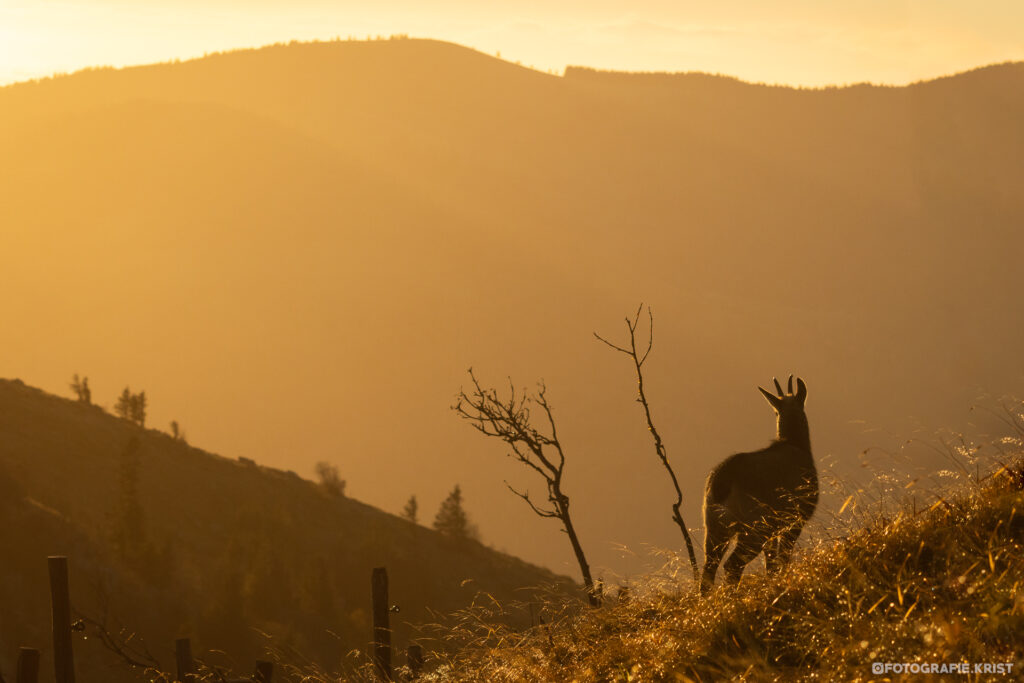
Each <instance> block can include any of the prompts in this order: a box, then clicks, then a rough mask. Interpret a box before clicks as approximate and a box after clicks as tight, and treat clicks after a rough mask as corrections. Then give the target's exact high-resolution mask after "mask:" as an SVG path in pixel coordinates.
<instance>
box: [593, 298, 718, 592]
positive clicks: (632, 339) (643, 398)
mask: <svg viewBox="0 0 1024 683" xmlns="http://www.w3.org/2000/svg"><path fill="white" fill-rule="evenodd" d="M643 308H644V305H643V304H642V303H641V304H640V306H639V308H637V309H636V315H634V316H633V319H632V320H630V319H629V318H626V329H628V330H629V348H625V347H623V346H619V345H618V344H613V343H612V342H610V341H608V340H607V339H605V338H604V337H602V336H601V335H599V334H598V333H597V332H595V333H594V336H595V337H596V338H597V340H598V341H600V342H602V343H603V344H605V345H607V346H609V347H611V348H612V349H614V350H615V351H618V352H620V353H624V354H626V355H627V356H629V357H630V358H631V359H632V360H633V367H634V369H635V370H636V383H637V402H638V403H640V405H642V406H643V409H644V417H645V418H646V419H647V430H648V431H649V432H650V433H651V437H652V438H653V439H654V451H655V453H656V454H657V456H658V459H659V460H661V464H662V465H664V466H665V469H666V470H667V471H668V475H669V478H670V479H671V480H672V486H673V487H675V490H676V501H675V503H673V504H672V521H674V522H675V523H676V524H677V525H678V526H679V530H680V531H681V532H682V534H683V540H684V541H686V551H687V552H688V553H689V555H690V566H691V568H692V569H693V580H694V582H695V583H696V582H697V581H698V572H697V555H696V553H695V552H694V550H693V540H692V539H691V538H690V530H689V529H687V528H686V523H685V522H684V521H683V514H682V512H680V508H681V507H682V505H683V492H682V490H680V488H679V479H678V478H677V477H676V473H675V470H673V469H672V465H671V463H670V462H669V460H668V452H667V451H666V449H665V442H664V441H662V439H661V434H659V433H658V430H657V428H656V427H655V426H654V419H653V418H652V417H651V406H650V404H649V403H648V402H647V394H646V393H645V392H644V373H643V370H642V368H643V365H644V363H645V362H646V361H647V357H648V356H649V355H650V353H651V349H652V348H653V346H654V314H653V313H652V312H651V307H650V306H648V307H647V317H648V320H649V328H648V336H647V348H646V349H645V350H644V352H643V354H641V353H639V352H638V350H637V347H636V331H637V327H639V323H640V313H641V312H642V311H643Z"/></svg>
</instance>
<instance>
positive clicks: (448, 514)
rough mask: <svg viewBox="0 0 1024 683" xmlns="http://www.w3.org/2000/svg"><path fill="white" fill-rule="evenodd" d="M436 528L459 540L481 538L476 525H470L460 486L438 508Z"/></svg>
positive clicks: (435, 518) (435, 519)
mask: <svg viewBox="0 0 1024 683" xmlns="http://www.w3.org/2000/svg"><path fill="white" fill-rule="evenodd" d="M434 528H435V529H437V530H438V531H439V532H441V533H442V534H444V535H445V536H450V537H451V538H455V539H459V540H466V539H473V540H477V539H478V538H479V536H480V534H479V532H478V531H477V528H476V525H475V524H472V523H470V521H469V516H468V515H467V514H466V510H465V508H463V507H462V489H461V488H460V487H459V485H458V484H456V485H455V488H454V489H452V492H451V493H449V494H448V497H447V498H445V499H444V501H443V502H442V503H441V507H440V508H438V510H437V515H436V516H435V517H434Z"/></svg>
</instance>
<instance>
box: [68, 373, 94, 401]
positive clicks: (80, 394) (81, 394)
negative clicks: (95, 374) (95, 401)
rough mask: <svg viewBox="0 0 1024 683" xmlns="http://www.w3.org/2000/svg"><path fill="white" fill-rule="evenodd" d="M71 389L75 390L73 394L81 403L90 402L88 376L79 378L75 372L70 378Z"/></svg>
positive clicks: (90, 390) (90, 392)
mask: <svg viewBox="0 0 1024 683" xmlns="http://www.w3.org/2000/svg"><path fill="white" fill-rule="evenodd" d="M71 391H73V392H75V396H76V397H77V398H78V400H79V401H80V402H81V403H86V404H89V403H92V389H90V388H89V378H88V377H82V378H81V379H79V377H78V374H77V373H76V374H75V376H74V377H72V378H71Z"/></svg>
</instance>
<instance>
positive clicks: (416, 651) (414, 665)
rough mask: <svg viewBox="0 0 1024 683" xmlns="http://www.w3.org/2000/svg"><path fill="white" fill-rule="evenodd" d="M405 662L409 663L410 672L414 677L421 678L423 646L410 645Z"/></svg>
mask: <svg viewBox="0 0 1024 683" xmlns="http://www.w3.org/2000/svg"><path fill="white" fill-rule="evenodd" d="M405 663H406V664H408V665H409V673H410V674H412V677H413V678H419V677H420V673H422V672H423V648H422V647H420V646H419V645H415V644H413V645H410V646H409V649H408V650H406V651H405Z"/></svg>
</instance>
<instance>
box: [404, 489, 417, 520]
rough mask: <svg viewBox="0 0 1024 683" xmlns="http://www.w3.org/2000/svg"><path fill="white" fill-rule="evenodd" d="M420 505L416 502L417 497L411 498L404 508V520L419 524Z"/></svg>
mask: <svg viewBox="0 0 1024 683" xmlns="http://www.w3.org/2000/svg"><path fill="white" fill-rule="evenodd" d="M419 514H420V504H419V502H418V501H417V500H416V496H415V495H412V496H409V502H408V503H406V504H405V507H404V508H402V519H407V520H409V521H410V522H412V523H413V524H417V523H418V522H419Z"/></svg>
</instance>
